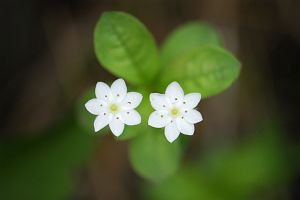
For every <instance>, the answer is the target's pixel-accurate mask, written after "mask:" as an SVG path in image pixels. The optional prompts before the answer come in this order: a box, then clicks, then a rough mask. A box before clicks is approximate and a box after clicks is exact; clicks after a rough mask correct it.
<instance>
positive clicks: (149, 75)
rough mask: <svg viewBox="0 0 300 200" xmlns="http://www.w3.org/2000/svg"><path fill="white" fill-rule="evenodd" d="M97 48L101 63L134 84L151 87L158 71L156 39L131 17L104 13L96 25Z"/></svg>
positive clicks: (119, 13) (117, 13) (118, 13)
mask: <svg viewBox="0 0 300 200" xmlns="http://www.w3.org/2000/svg"><path fill="white" fill-rule="evenodd" d="M94 45H95V52H96V55H97V58H98V60H99V61H100V63H101V64H102V65H103V66H104V67H105V68H106V69H107V70H109V71H110V72H112V73H113V74H115V75H116V76H120V77H123V78H124V79H126V80H127V81H129V82H131V83H133V84H150V83H151V81H152V80H153V78H154V77H155V75H156V74H157V72H158V69H159V64H158V55H157V48H156V45H155V42H154V39H153V37H152V35H151V34H150V33H149V31H148V30H147V29H146V28H145V26H144V25H143V24H142V23H141V22H140V21H138V19H136V18H135V17H133V16H131V15H129V14H126V13H123V12H104V13H103V14H102V16H101V18H100V20H99V21H98V23H97V25H96V29H95V32H94Z"/></svg>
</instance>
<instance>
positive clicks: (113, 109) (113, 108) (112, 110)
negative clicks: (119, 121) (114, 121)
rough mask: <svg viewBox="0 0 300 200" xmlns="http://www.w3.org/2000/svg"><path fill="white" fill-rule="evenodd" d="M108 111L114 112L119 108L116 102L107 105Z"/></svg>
mask: <svg viewBox="0 0 300 200" xmlns="http://www.w3.org/2000/svg"><path fill="white" fill-rule="evenodd" d="M109 109H110V111H111V112H113V113H115V112H117V111H118V110H119V106H118V105H117V104H114V103H113V104H111V105H110V107H109Z"/></svg>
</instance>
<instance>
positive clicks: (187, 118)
mask: <svg viewBox="0 0 300 200" xmlns="http://www.w3.org/2000/svg"><path fill="white" fill-rule="evenodd" d="M200 99H201V95H200V93H189V94H187V95H184V92H183V90H182V88H181V87H180V85H179V84H178V83H177V82H172V83H171V84H169V85H168V87H167V89H166V92H165V94H158V93H152V94H150V102H151V105H152V107H153V108H154V109H155V111H154V112H152V113H151V115H150V117H149V120H148V124H149V125H150V126H152V127H155V128H163V127H165V136H166V138H167V140H168V141H169V142H173V141H174V140H175V139H176V138H177V137H178V136H179V134H180V133H182V134H185V135H193V134H194V131H195V127H194V124H195V123H198V122H201V121H202V120H203V118H202V115H201V113H200V112H198V111H197V110H196V109H195V108H196V106H197V105H198V103H199V102H200Z"/></svg>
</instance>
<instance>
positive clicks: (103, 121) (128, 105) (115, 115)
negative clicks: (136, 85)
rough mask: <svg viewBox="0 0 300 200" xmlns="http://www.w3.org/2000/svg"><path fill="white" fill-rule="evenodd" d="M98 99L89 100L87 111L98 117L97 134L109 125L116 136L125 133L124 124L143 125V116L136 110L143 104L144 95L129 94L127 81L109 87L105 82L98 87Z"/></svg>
mask: <svg viewBox="0 0 300 200" xmlns="http://www.w3.org/2000/svg"><path fill="white" fill-rule="evenodd" d="M95 92H96V98H94V99H91V100H89V101H88V102H87V103H86V104H85V107H86V109H87V110H88V111H89V112H90V113H92V114H94V115H97V117H96V119H95V121H94V128H95V132H97V131H99V130H101V129H102V128H104V127H105V126H107V125H109V128H110V130H111V131H112V133H113V134H114V135H115V136H120V135H121V134H122V133H123V131H124V124H126V125H137V124H139V123H141V116H140V114H139V113H138V112H137V111H136V110H135V108H136V107H137V106H138V105H139V104H140V103H141V101H142V98H143V97H142V95H141V94H140V93H137V92H128V93H127V87H126V84H125V81H124V80H123V79H118V80H116V81H114V82H113V83H112V85H111V87H109V86H108V85H107V84H105V83H103V82H98V83H97V85H96V91H95Z"/></svg>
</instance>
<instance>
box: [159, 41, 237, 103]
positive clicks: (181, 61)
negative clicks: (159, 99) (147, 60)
mask: <svg viewBox="0 0 300 200" xmlns="http://www.w3.org/2000/svg"><path fill="white" fill-rule="evenodd" d="M239 72H240V63H239V61H238V60H237V59H236V58H235V57H234V56H233V55H232V54H230V53H229V52H227V51H226V50H224V49H222V48H220V47H216V46H206V47H202V48H198V49H195V50H193V51H192V52H189V53H187V54H186V55H184V56H182V57H179V58H178V59H177V60H176V61H175V62H173V63H172V64H171V65H169V66H168V67H167V68H166V69H165V70H164V72H163V75H162V81H163V82H164V84H163V86H164V87H165V86H166V85H168V84H169V83H170V82H172V81H178V82H179V83H180V84H181V86H182V87H183V88H184V90H185V92H195V91H197V92H200V93H201V94H202V97H203V98H206V97H209V96H212V95H216V94H218V93H220V92H222V91H223V90H225V89H226V88H228V87H229V86H230V85H231V84H232V83H233V81H234V80H235V79H236V78H237V77H238V75H239Z"/></svg>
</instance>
